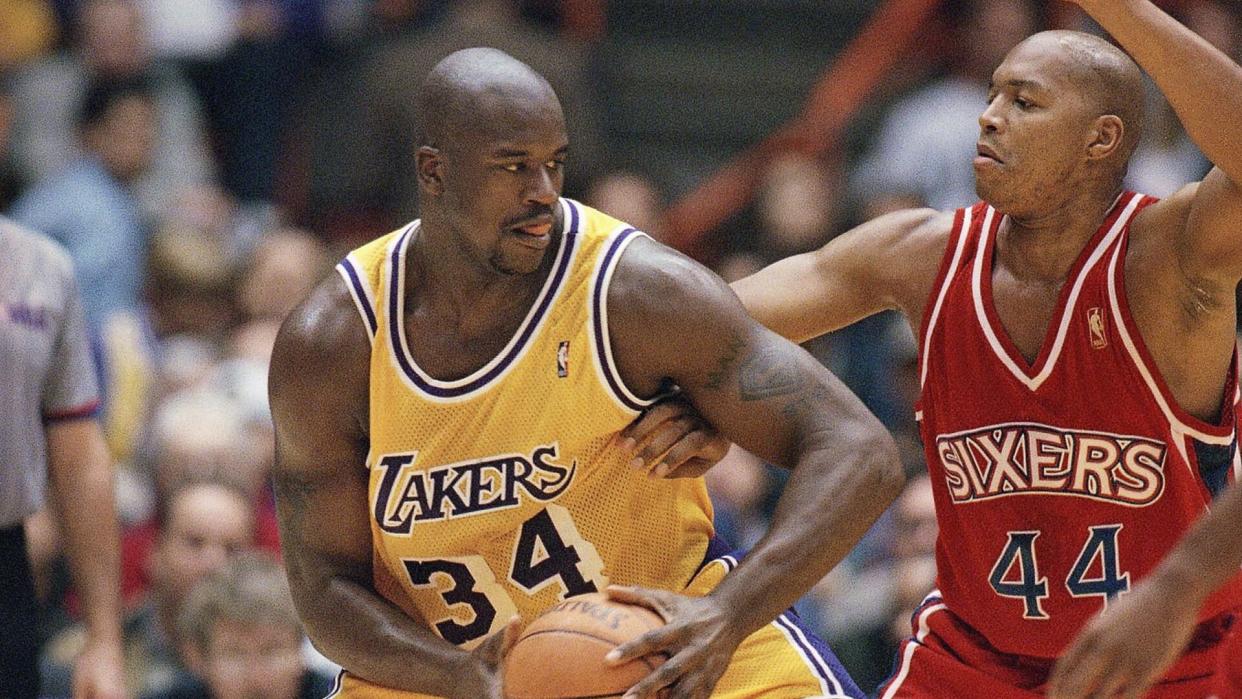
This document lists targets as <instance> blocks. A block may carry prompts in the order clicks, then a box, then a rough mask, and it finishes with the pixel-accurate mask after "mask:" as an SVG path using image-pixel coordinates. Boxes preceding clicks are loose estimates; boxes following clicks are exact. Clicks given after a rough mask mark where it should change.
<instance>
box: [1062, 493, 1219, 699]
mask: <svg viewBox="0 0 1242 699" xmlns="http://www.w3.org/2000/svg"><path fill="white" fill-rule="evenodd" d="M1239 542H1242V487H1239V486H1238V485H1237V484H1234V485H1233V486H1231V487H1230V488H1229V490H1228V491H1227V492H1225V494H1223V495H1221V496H1220V497H1219V498H1218V499H1217V500H1216V504H1215V505H1214V506H1213V507H1212V510H1211V512H1209V513H1208V514H1207V515H1206V516H1205V517H1204V518H1203V519H1202V520H1200V521H1199V523H1198V524H1197V525H1196V526H1195V527H1194V528H1193V529H1191V530H1190V533H1189V534H1187V535H1186V537H1185V538H1184V539H1182V542H1181V543H1180V544H1178V546H1177V548H1175V549H1173V551H1172V552H1171V553H1170V554H1169V556H1168V558H1166V559H1165V560H1164V562H1163V563H1161V564H1160V567H1159V568H1157V569H1156V570H1155V571H1154V572H1153V573H1152V574H1151V576H1149V577H1148V578H1147V579H1146V580H1144V581H1143V582H1142V583H1140V584H1139V585H1138V586H1137V587H1135V588H1134V590H1133V591H1132V592H1130V593H1129V594H1126V595H1124V596H1122V597H1121V598H1120V599H1118V600H1115V601H1114V602H1113V603H1112V604H1110V605H1109V606H1108V609H1107V610H1106V611H1104V612H1103V613H1102V614H1101V615H1100V616H1097V617H1096V618H1095V619H1094V620H1092V621H1091V623H1089V624H1088V625H1087V626H1086V628H1085V629H1083V631H1082V632H1081V633H1080V634H1079V636H1078V639H1077V640H1076V641H1075V642H1074V643H1073V644H1072V645H1071V646H1070V648H1069V650H1067V651H1066V652H1065V654H1064V655H1062V656H1061V660H1060V662H1059V663H1057V667H1056V669H1055V670H1054V671H1053V674H1052V679H1051V681H1050V684H1049V688H1050V691H1049V694H1048V695H1049V696H1050V697H1053V698H1054V699H1081V698H1082V697H1097V696H1098V697H1111V696H1113V695H1114V694H1116V693H1118V692H1121V693H1122V695H1123V696H1125V697H1141V696H1143V695H1144V694H1146V692H1147V690H1148V689H1149V688H1150V687H1151V685H1152V684H1154V683H1155V682H1156V681H1157V680H1159V679H1160V678H1161V677H1162V676H1163V675H1164V672H1165V671H1166V670H1168V668H1169V666H1170V665H1172V664H1173V661H1174V660H1176V659H1177V657H1178V656H1179V655H1180V654H1181V653H1182V651H1183V650H1185V648H1186V644H1187V643H1188V642H1189V641H1190V636H1191V633H1192V632H1193V631H1194V628H1195V623H1196V622H1197V621H1198V614H1199V608H1200V607H1201V606H1202V604H1203V602H1204V601H1205V600H1206V599H1207V597H1208V595H1210V594H1211V593H1212V592H1213V591H1214V590H1215V589H1216V588H1218V587H1220V586H1221V585H1223V584H1224V583H1225V582H1226V581H1228V580H1229V579H1230V578H1232V577H1233V576H1235V575H1237V574H1238V572H1239V566H1242V545H1239Z"/></svg>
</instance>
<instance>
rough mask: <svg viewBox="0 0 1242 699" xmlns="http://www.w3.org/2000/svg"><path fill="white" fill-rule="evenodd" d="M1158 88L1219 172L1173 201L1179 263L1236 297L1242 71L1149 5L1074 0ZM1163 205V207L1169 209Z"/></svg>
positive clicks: (1241, 208)
mask: <svg viewBox="0 0 1242 699" xmlns="http://www.w3.org/2000/svg"><path fill="white" fill-rule="evenodd" d="M1074 1H1075V2H1077V3H1078V4H1079V5H1080V6H1082V8H1083V9H1084V10H1086V11H1087V12H1088V14H1090V15H1091V16H1092V17H1093V18H1094V19H1095V20H1096V21H1097V22H1099V23H1100V26H1102V27H1103V28H1104V29H1105V30H1107V31H1108V32H1109V33H1110V34H1112V36H1113V37H1114V38H1115V39H1116V40H1117V42H1118V43H1119V44H1121V46H1122V48H1124V49H1125V50H1126V51H1127V52H1128V53H1129V54H1130V55H1131V56H1132V57H1133V58H1134V60H1135V61H1137V62H1138V64H1139V65H1140V66H1142V68H1143V70H1145V71H1147V73H1148V75H1150V76H1151V77H1152V79H1153V80H1154V81H1155V82H1156V85H1157V86H1158V87H1159V88H1160V91H1161V92H1163V93H1164V96H1165V97H1166V98H1167V99H1168V100H1169V104H1170V105H1172V107H1173V109H1174V110H1175V111H1176V112H1177V115H1178V116H1179V117H1180V118H1181V121H1182V125H1183V126H1184V127H1185V128H1186V132H1187V133H1188V134H1190V137H1191V138H1192V139H1193V140H1194V142H1195V144H1196V145H1198V146H1199V148H1200V149H1201V150H1202V151H1203V153H1204V154H1205V155H1206V156H1207V157H1208V159H1209V160H1211V161H1212V164H1213V165H1215V166H1216V167H1215V168H1213V170H1212V171H1211V172H1209V173H1208V175H1207V177H1205V178H1204V179H1203V182H1201V183H1196V184H1193V185H1190V186H1188V187H1186V188H1184V189H1182V190H1181V191H1179V192H1177V193H1176V194H1175V195H1174V196H1172V197H1170V198H1169V200H1168V207H1167V208H1170V209H1172V210H1174V211H1177V212H1181V213H1180V216H1179V218H1181V219H1182V221H1181V223H1183V224H1184V225H1182V226H1178V228H1180V229H1181V231H1180V232H1181V233H1182V237H1181V239H1180V240H1179V241H1178V243H1179V245H1178V256H1179V258H1180V260H1181V263H1182V267H1183V269H1184V270H1185V272H1187V273H1188V274H1189V275H1190V276H1192V277H1198V276H1205V277H1209V278H1212V277H1217V278H1219V280H1220V281H1222V282H1230V283H1229V284H1226V286H1228V289H1227V290H1223V291H1222V293H1225V292H1227V293H1228V294H1229V295H1230V296H1231V295H1232V293H1233V286H1232V282H1236V281H1237V280H1238V279H1239V278H1242V245H1239V244H1238V230H1239V226H1242V189H1239V183H1242V139H1239V138H1238V134H1237V127H1236V124H1237V115H1238V114H1239V113H1242V67H1240V66H1239V65H1238V64H1237V63H1235V62H1234V61H1233V60H1232V59H1231V58H1229V56H1227V55H1226V54H1225V53H1223V52H1222V51H1220V50H1218V49H1217V48H1215V47H1214V46H1212V45H1211V44H1209V43H1208V42H1207V41H1206V40H1205V39H1203V38H1202V37H1200V36H1199V35H1197V34H1195V33H1194V32H1192V31H1190V30H1189V29H1187V28H1186V27H1185V26H1183V25H1182V24H1180V23H1179V22H1178V21H1177V20H1175V19H1173V18H1172V17H1170V16H1169V15H1168V14H1166V13H1165V12H1164V11H1163V10H1161V9H1160V8H1158V7H1156V6H1155V5H1153V4H1152V3H1151V2H1150V1H1149V0H1074ZM1162 204H1163V202H1162Z"/></svg>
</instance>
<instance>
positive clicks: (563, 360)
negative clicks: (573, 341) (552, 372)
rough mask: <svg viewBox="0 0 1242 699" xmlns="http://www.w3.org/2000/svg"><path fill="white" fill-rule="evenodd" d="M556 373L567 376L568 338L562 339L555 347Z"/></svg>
mask: <svg viewBox="0 0 1242 699" xmlns="http://www.w3.org/2000/svg"><path fill="white" fill-rule="evenodd" d="M556 375H557V376H559V377H561V378H562V379H563V378H565V377H566V376H569V340H562V341H561V344H560V345H558V346H557V348H556Z"/></svg>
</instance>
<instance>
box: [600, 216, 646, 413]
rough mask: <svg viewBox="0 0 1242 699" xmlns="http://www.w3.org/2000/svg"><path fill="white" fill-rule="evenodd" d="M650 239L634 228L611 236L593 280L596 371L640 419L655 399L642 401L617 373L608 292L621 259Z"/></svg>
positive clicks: (615, 397) (612, 392)
mask: <svg viewBox="0 0 1242 699" xmlns="http://www.w3.org/2000/svg"><path fill="white" fill-rule="evenodd" d="M642 237H647V234H646V233H643V232H641V231H639V230H637V229H635V228H631V227H629V226H623V227H621V228H618V229H617V230H616V231H614V232H613V233H611V234H609V236H608V239H607V240H606V241H605V242H604V246H603V247H604V254H603V255H601V256H600V261H599V266H598V267H597V268H596V270H595V275H594V279H592V280H591V304H590V312H589V316H590V325H591V339H592V342H591V345H592V350H593V351H592V352H591V354H592V355H594V357H595V369H596V371H597V372H598V373H599V376H600V380H601V382H602V383H603V384H604V385H605V386H607V387H608V393H609V395H611V396H612V397H613V399H614V400H616V402H617V405H618V406H620V407H621V408H622V409H624V410H625V411H627V412H630V413H633V414H635V415H637V414H638V413H641V412H642V411H643V410H645V409H647V407H649V406H650V405H651V404H652V403H655V401H656V399H654V398H640V397H638V396H637V395H635V394H634V392H633V391H631V390H630V388H629V387H628V386H626V385H625V381H624V380H623V379H622V378H621V372H620V371H618V369H617V364H616V360H615V359H614V358H613V354H612V341H611V339H610V337H609V334H608V288H609V286H610V284H611V283H612V275H613V273H614V272H615V271H616V269H617V263H618V262H619V261H620V260H621V255H622V254H623V253H624V252H625V249H626V248H627V247H629V245H630V243H632V242H634V241H635V240H637V239H639V238H642Z"/></svg>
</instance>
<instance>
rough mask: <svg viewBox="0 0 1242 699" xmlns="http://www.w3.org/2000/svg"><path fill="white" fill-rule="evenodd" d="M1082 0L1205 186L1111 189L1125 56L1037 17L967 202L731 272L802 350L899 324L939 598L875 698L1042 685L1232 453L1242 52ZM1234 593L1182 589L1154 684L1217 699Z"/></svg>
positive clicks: (1127, 116) (1013, 62)
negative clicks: (1207, 164)
mask: <svg viewBox="0 0 1242 699" xmlns="http://www.w3.org/2000/svg"><path fill="white" fill-rule="evenodd" d="M1079 4H1080V5H1081V6H1082V7H1084V8H1085V9H1086V10H1087V11H1088V13H1089V14H1091V16H1092V17H1094V18H1095V19H1096V20H1097V21H1098V22H1099V23H1100V24H1101V25H1102V26H1103V27H1104V28H1105V29H1106V30H1108V31H1109V32H1110V33H1111V34H1112V35H1113V36H1115V37H1116V38H1117V40H1118V41H1119V42H1120V43H1121V45H1122V46H1123V47H1124V48H1125V49H1127V50H1128V51H1129V52H1130V54H1131V55H1132V56H1133V57H1134V59H1136V60H1137V61H1138V62H1139V64H1141V65H1142V66H1143V67H1144V68H1146V69H1147V70H1148V72H1149V73H1150V75H1151V77H1152V78H1153V79H1154V80H1155V82H1156V84H1157V85H1158V86H1159V87H1160V88H1161V89H1162V90H1163V92H1164V94H1165V96H1166V97H1167V98H1168V100H1169V102H1170V103H1171V104H1172V106H1173V107H1174V108H1175V109H1176V110H1177V113H1178V114H1179V115H1180V116H1181V118H1182V120H1183V123H1184V124H1185V126H1186V129H1187V131H1188V132H1189V134H1190V135H1191V136H1192V138H1194V140H1195V141H1196V143H1197V144H1198V145H1199V147H1200V148H1201V149H1202V150H1203V152H1204V153H1205V154H1206V155H1207V156H1208V157H1209V158H1210V159H1211V160H1212V162H1213V163H1214V164H1215V166H1216V167H1215V169H1213V170H1212V171H1211V172H1210V173H1209V174H1208V175H1207V177H1206V178H1205V179H1204V180H1203V181H1202V182H1198V183H1194V184H1191V185H1189V186H1187V187H1186V188H1184V189H1182V190H1181V191H1179V192H1177V193H1176V194H1174V195H1173V196H1171V197H1169V198H1168V199H1166V200H1163V201H1156V200H1155V199H1152V198H1151V197H1146V196H1143V195H1140V194H1136V193H1133V192H1127V191H1123V190H1122V178H1123V176H1124V175H1125V172H1126V166H1127V161H1128V159H1129V157H1130V154H1131V153H1132V152H1133V150H1134V146H1135V144H1136V143H1137V141H1138V135H1139V133H1140V132H1141V131H1142V117H1143V113H1142V102H1143V85H1142V76H1141V72H1140V70H1139V68H1138V66H1136V65H1135V63H1134V62H1133V61H1132V60H1131V59H1130V58H1129V57H1128V56H1126V54H1125V53H1123V52H1122V51H1120V50H1118V49H1116V48H1115V47H1113V46H1112V45H1110V44H1108V43H1107V42H1105V41H1103V40H1101V39H1098V38H1095V37H1092V36H1089V35H1085V34H1079V33H1074V32H1045V33H1041V34H1036V35H1034V36H1032V37H1030V38H1028V39H1027V40H1025V41H1023V42H1022V43H1020V44H1019V45H1018V46H1017V47H1015V48H1014V49H1013V50H1012V51H1011V52H1010V53H1009V54H1008V56H1007V57H1006V58H1005V60H1004V61H1003V62H1002V63H1001V65H1000V66H999V67H998V68H997V69H996V71H995V72H994V73H993V76H992V86H991V90H990V94H989V99H988V103H987V106H986V108H985V109H984V111H983V113H982V115H981V116H980V118H979V124H980V137H979V142H978V157H976V158H975V159H974V168H975V175H976V186H977V189H978V193H979V195H980V197H981V198H982V199H983V202H981V203H979V204H977V205H975V206H973V207H971V208H968V209H961V210H958V211H955V212H945V213H941V212H936V211H929V210H914V211H902V212H896V213H893V214H890V215H887V216H884V217H881V218H878V219H876V220H874V221H872V222H870V223H867V224H864V225H862V226H860V227H859V228H857V229H855V230H853V231H851V232H848V233H846V234H844V235H842V236H841V237H839V238H837V239H836V240H834V241H833V242H831V243H829V244H828V245H826V246H825V247H824V248H823V249H821V250H819V251H817V252H814V253H810V254H806V255H800V256H796V257H792V258H789V259H786V260H783V261H781V262H778V263H776V264H774V265H772V266H770V267H768V268H767V269H765V270H762V271H760V272H759V273H757V274H755V275H753V276H751V277H749V278H747V279H744V280H741V281H739V282H738V283H737V284H735V288H736V290H737V292H738V294H739V296H740V297H741V299H742V301H743V303H744V304H745V305H746V307H747V310H748V311H750V312H751V313H752V314H753V315H754V316H755V317H756V318H757V319H759V320H760V321H761V322H763V323H764V324H765V325H767V326H768V327H770V328H772V329H773V330H776V331H777V332H779V333H781V334H782V335H784V336H785V337H789V338H792V339H794V340H797V341H803V340H806V339H809V338H811V337H815V336H817V335H820V334H822V333H825V332H828V331H830V330H833V329H836V328H839V327H841V326H844V325H847V324H849V323H851V322H853V321H855V320H858V319H860V318H863V317H865V316H868V315H871V314H873V313H876V312H879V311H882V310H885V309H890V308H893V309H898V310H900V311H902V312H903V313H904V315H905V317H906V319H907V320H908V321H909V323H910V326H911V328H913V329H914V330H915V333H916V335H917V337H918V338H919V348H920V380H921V385H922V393H921V396H920V399H919V401H918V404H917V410H918V413H917V415H918V417H919V420H920V423H921V430H922V436H923V442H924V444H925V449H926V460H927V464H928V468H929V470H930V472H931V475H932V478H933V481H934V484H935V499H936V511H937V519H938V521H939V524H940V538H939V541H938V544H937V565H938V571H939V580H938V582H939V590H938V591H936V592H934V593H933V594H932V595H931V596H930V597H928V599H927V601H926V603H925V604H924V605H923V606H922V607H921V608H920V609H919V610H918V612H917V614H916V615H915V617H914V635H913V637H911V638H910V639H909V640H907V641H906V642H905V643H904V644H903V645H902V647H901V650H900V654H899V657H898V658H897V663H896V672H895V674H894V676H893V677H892V678H891V679H890V680H889V681H888V682H887V683H886V685H885V686H884V687H883V688H882V689H881V692H880V696H881V697H882V698H883V699H892V698H894V697H988V698H989V699H995V698H1009V697H1014V698H1018V697H1033V696H1038V695H1040V694H1041V693H1043V692H1044V691H1046V689H1047V682H1048V677H1049V673H1050V671H1051V670H1052V666H1053V662H1054V660H1055V659H1056V658H1057V657H1058V655H1060V654H1061V652H1062V651H1064V650H1065V648H1066V646H1067V644H1068V643H1069V642H1070V641H1071V639H1073V637H1074V635H1075V633H1076V632H1077V631H1078V630H1079V629H1080V628H1082V626H1083V625H1084V624H1085V623H1086V622H1087V620H1088V619H1090V618H1091V617H1092V616H1093V615H1094V614H1096V613H1097V612H1099V611H1100V610H1102V609H1104V608H1105V607H1106V606H1107V605H1109V603H1110V601H1111V600H1114V599H1115V598H1116V596H1117V595H1119V594H1123V593H1125V592H1127V591H1128V590H1130V589H1131V588H1132V587H1133V586H1134V585H1135V584H1137V583H1138V582H1139V580H1141V579H1143V578H1144V577H1147V575H1148V574H1149V573H1150V572H1151V571H1152V570H1153V568H1155V567H1156V565H1157V564H1158V563H1159V562H1160V561H1161V560H1162V559H1163V558H1164V557H1165V555H1166V554H1167V553H1168V552H1169V551H1170V550H1171V549H1172V548H1173V547H1174V545H1175V543H1176V542H1177V540H1178V539H1179V538H1180V537H1181V536H1182V535H1183V534H1185V533H1186V532H1187V530H1188V529H1189V528H1190V527H1191V525H1192V524H1193V523H1194V522H1195V521H1196V520H1197V519H1199V517H1200V516H1201V515H1202V514H1203V513H1204V511H1205V510H1206V509H1207V508H1208V506H1209V504H1210V503H1211V500H1212V497H1213V495H1214V494H1215V493H1217V492H1219V491H1220V490H1221V489H1223V488H1224V487H1225V485H1226V483H1227V481H1228V479H1229V472H1230V469H1231V466H1232V465H1233V464H1234V463H1235V459H1236V458H1237V446H1236V439H1235V438H1236V434H1235V414H1234V411H1235V407H1234V400H1235V395H1236V392H1237V363H1236V358H1235V347H1234V328H1235V327H1236V317H1235V301H1234V288H1235V287H1236V286H1237V283H1238V281H1239V279H1240V278H1242V245H1239V244H1238V230H1239V229H1240V228H1242V191H1240V190H1239V186H1238V182H1242V139H1239V138H1238V136H1237V129H1236V123H1237V120H1236V115H1237V114H1239V113H1242V69H1240V68H1239V67H1238V66H1237V65H1236V64H1234V63H1233V62H1232V61H1231V60H1230V59H1229V58H1227V57H1226V56H1225V55H1223V54H1222V53H1220V52H1219V51H1217V50H1215V49H1214V48H1212V47H1211V46H1210V45H1209V44H1208V43H1207V42H1206V41H1203V40H1202V39H1200V38H1199V37H1198V36H1196V35H1194V34H1193V33H1192V32H1190V31H1189V30H1187V29H1186V28H1185V27H1183V26H1181V25H1180V24H1178V23H1177V22H1175V21H1174V20H1173V19H1171V18H1170V17H1169V16H1168V15H1166V14H1165V13H1163V12H1162V11H1160V10H1159V9H1157V8H1156V7H1155V6H1154V5H1152V4H1151V3H1149V2H1147V0H1080V1H1079ZM626 434H627V436H630V437H631V438H634V439H635V440H636V441H638V442H639V443H640V444H641V443H643V441H645V440H647V439H649V437H647V436H646V434H645V433H641V432H633V433H631V432H627V433H626ZM647 452H648V449H647V448H646V447H642V448H640V450H639V457H638V458H639V459H641V460H649V459H650V458H651V455H650V454H649V453H647ZM1234 531H1235V532H1236V527H1235V530H1234ZM1234 568H1235V569H1236V562H1235V563H1234ZM1196 589H1197V588H1196ZM1239 591H1240V590H1239V586H1238V584H1237V582H1236V581H1235V582H1234V583H1232V584H1228V585H1225V586H1224V587H1222V588H1221V589H1219V590H1217V591H1216V592H1215V594H1213V595H1210V596H1209V595H1203V596H1202V597H1203V599H1202V604H1198V603H1197V602H1198V601H1199V600H1195V601H1196V604H1195V605H1194V610H1193V612H1192V613H1191V616H1192V620H1191V624H1190V625H1191V626H1192V627H1193V628H1190V629H1187V630H1186V632H1185V638H1187V639H1189V646H1188V650H1187V651H1186V652H1185V653H1184V654H1181V657H1180V658H1179V659H1178V660H1177V661H1176V662H1175V663H1174V664H1173V665H1172V666H1171V669H1170V670H1169V671H1168V672H1167V674H1165V675H1164V678H1163V680H1161V681H1160V682H1158V683H1157V684H1156V685H1155V689H1154V693H1153V695H1152V696H1158V697H1196V698H1199V699H1202V697H1205V696H1208V695H1209V694H1210V693H1211V685H1212V681H1211V675H1212V673H1213V665H1214V662H1215V656H1216V654H1217V652H1218V649H1219V646H1220V640H1221V637H1222V636H1223V634H1224V633H1225V630H1226V629H1227V628H1228V627H1229V626H1230V624H1231V623H1232V622H1233V615H1234V614H1235V613H1236V611H1237V609H1238V605H1239V604H1240V602H1242V598H1240V597H1239ZM1192 594H1194V593H1193V591H1192ZM1142 628H1149V627H1142ZM634 647H635V648H636V649H637V650H640V651H641V647H639V646H638V644H635V646H634ZM626 650H627V651H628V650H629V649H628V648H627V649H626ZM1177 650H1180V648H1178V649H1176V650H1175V652H1176V651H1177ZM625 656H626V657H628V652H627V653H626V654H625ZM1144 681H1145V680H1144V679H1143V678H1141V677H1137V676H1135V677H1112V678H1110V680H1109V682H1107V683H1106V684H1107V686H1106V687H1105V689H1106V691H1103V692H1100V693H1092V694H1090V696H1110V695H1111V690H1126V691H1128V690H1130V689H1131V687H1132V686H1138V685H1141V684H1142V683H1143V682H1144ZM1131 682H1133V683H1135V684H1134V685H1131V684H1129V683H1131ZM1074 696H1078V695H1076V694H1075V695H1074Z"/></svg>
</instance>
